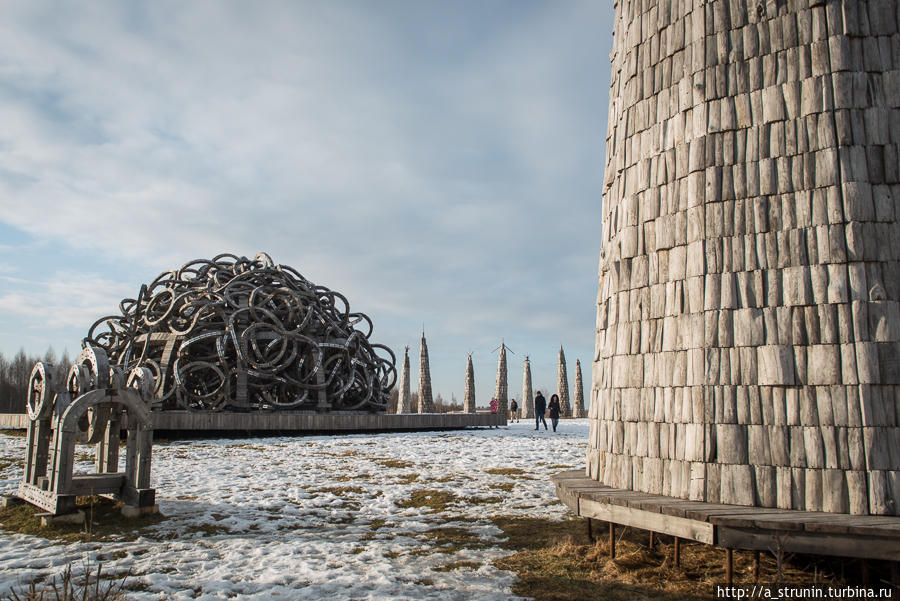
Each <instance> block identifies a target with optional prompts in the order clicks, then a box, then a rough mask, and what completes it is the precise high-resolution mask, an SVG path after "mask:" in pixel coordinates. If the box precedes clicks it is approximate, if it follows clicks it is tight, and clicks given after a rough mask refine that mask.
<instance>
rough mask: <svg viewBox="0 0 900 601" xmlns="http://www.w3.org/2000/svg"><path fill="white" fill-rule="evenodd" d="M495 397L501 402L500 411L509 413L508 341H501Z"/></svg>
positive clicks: (501, 413) (504, 414) (505, 413)
mask: <svg viewBox="0 0 900 601" xmlns="http://www.w3.org/2000/svg"><path fill="white" fill-rule="evenodd" d="M494 398H495V399H497V402H498V403H499V404H500V408H499V410H498V413H499V414H500V415H503V416H508V415H509V387H508V386H507V383H506V343H503V342H501V343H500V358H499V359H498V360H497V385H496V387H495V388H494Z"/></svg>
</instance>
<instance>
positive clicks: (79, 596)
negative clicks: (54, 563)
mask: <svg viewBox="0 0 900 601" xmlns="http://www.w3.org/2000/svg"><path fill="white" fill-rule="evenodd" d="M128 577H129V576H128V574H125V575H124V576H121V575H119V576H117V575H112V576H106V575H105V574H103V564H98V565H97V569H96V571H94V569H93V566H91V565H90V564H89V563H85V564H84V568H83V570H82V572H81V573H80V574H73V573H72V564H69V565H68V566H66V569H65V570H63V571H62V573H61V574H59V575H58V576H53V577H52V578H51V579H50V582H45V581H44V579H43V578H35V579H33V580H32V581H31V582H29V583H28V585H27V587H26V588H24V589H21V588H16V587H13V588H12V589H11V590H10V591H9V593H8V594H7V596H6V597H5V599H6V600H7V601H51V600H53V601H125V600H126V599H127V597H126V596H125V594H124V593H123V592H122V591H123V590H134V589H131V588H129V587H128V582H127V580H128Z"/></svg>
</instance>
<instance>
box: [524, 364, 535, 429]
mask: <svg viewBox="0 0 900 601" xmlns="http://www.w3.org/2000/svg"><path fill="white" fill-rule="evenodd" d="M532 417H534V394H533V391H532V390H531V362H530V361H529V360H528V355H525V367H524V369H523V373H522V419H531V418H532Z"/></svg>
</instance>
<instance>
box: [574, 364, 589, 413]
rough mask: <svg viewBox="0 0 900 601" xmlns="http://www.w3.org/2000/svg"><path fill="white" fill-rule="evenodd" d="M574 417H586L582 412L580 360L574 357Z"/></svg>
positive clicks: (582, 393) (582, 392) (582, 395)
mask: <svg viewBox="0 0 900 601" xmlns="http://www.w3.org/2000/svg"><path fill="white" fill-rule="evenodd" d="M574 404H575V406H574V408H573V412H574V415H573V416H574V417H587V416H586V415H585V413H584V383H583V382H582V381H581V361H579V360H578V359H575V402H574Z"/></svg>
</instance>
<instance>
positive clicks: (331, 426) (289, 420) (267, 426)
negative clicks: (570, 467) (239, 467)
mask: <svg viewBox="0 0 900 601" xmlns="http://www.w3.org/2000/svg"><path fill="white" fill-rule="evenodd" d="M152 418H153V428H154V430H155V431H156V432H157V435H162V434H160V433H165V434H164V435H165V436H167V437H171V436H173V435H174V436H177V435H178V434H179V433H181V434H188V433H205V432H209V433H210V434H216V433H226V432H236V433H249V432H252V433H257V432H258V433H266V432H271V433H275V432H279V433H310V434H322V433H329V432H390V431H408V430H445V429H446V430H459V429H463V428H473V427H496V426H505V425H506V419H505V418H504V417H503V416H501V415H499V414H492V413H402V414H396V413H337V412H333V413H312V412H280V413H262V412H258V413H234V412H221V413H212V412H210V413H203V412H191V411H159V412H153V414H152ZM27 425H28V416H27V415H24V414H11V413H4V414H0V429H2V428H13V429H24V428H26V427H27Z"/></svg>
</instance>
